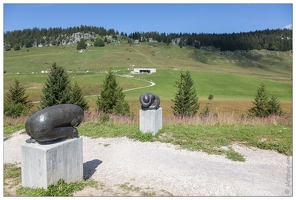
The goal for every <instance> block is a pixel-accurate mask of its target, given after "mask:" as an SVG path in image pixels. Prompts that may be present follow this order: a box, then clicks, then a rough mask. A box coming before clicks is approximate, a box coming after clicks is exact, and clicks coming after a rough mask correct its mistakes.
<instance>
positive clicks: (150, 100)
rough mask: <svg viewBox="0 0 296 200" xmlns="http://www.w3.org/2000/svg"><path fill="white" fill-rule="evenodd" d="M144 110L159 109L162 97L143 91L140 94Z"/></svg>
mask: <svg viewBox="0 0 296 200" xmlns="http://www.w3.org/2000/svg"><path fill="white" fill-rule="evenodd" d="M140 102H141V105H142V106H141V108H142V110H157V109H158V108H159V105H160V99H159V97H158V96H157V95H155V94H152V93H150V92H146V93H143V94H142V95H141V96H140Z"/></svg>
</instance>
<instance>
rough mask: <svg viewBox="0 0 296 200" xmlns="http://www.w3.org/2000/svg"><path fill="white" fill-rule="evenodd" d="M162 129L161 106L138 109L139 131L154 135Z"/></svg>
mask: <svg viewBox="0 0 296 200" xmlns="http://www.w3.org/2000/svg"><path fill="white" fill-rule="evenodd" d="M161 129H162V108H158V109H157V110H140V131H141V132H143V133H152V135H155V134H156V133H157V132H158V131H160V130H161Z"/></svg>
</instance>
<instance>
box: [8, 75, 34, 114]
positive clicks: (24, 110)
mask: <svg viewBox="0 0 296 200" xmlns="http://www.w3.org/2000/svg"><path fill="white" fill-rule="evenodd" d="M25 92H26V89H25V87H23V86H21V85H20V82H19V81H18V80H17V79H15V83H14V86H10V89H9V91H8V92H7V93H6V94H5V101H4V114H5V115H7V116H12V117H18V116H21V115H23V114H24V115H25V114H28V113H29V111H30V109H31V108H32V107H33V103H32V101H31V100H29V99H28V95H25Z"/></svg>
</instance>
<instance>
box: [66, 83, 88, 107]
mask: <svg viewBox="0 0 296 200" xmlns="http://www.w3.org/2000/svg"><path fill="white" fill-rule="evenodd" d="M70 103H71V104H75V105H77V106H80V107H81V108H82V109H83V110H88V108H89V106H88V105H87V101H86V99H85V98H84V96H83V94H82V89H81V88H80V87H79V85H78V83H77V81H75V83H74V86H73V88H72V93H71V100H70Z"/></svg>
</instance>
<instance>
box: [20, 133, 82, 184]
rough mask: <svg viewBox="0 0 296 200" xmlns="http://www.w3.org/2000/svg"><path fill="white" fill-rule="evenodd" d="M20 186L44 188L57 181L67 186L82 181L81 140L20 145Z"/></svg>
mask: <svg viewBox="0 0 296 200" xmlns="http://www.w3.org/2000/svg"><path fill="white" fill-rule="evenodd" d="M21 155H22V157H21V162H22V163H21V173H22V186H23V187H31V188H45V189H46V188H47V187H48V186H49V185H51V184H56V183H57V182H58V180H59V179H63V180H64V181H65V182H66V183H70V182H76V181H82V180H83V149H82V138H80V137H78V138H73V139H68V140H65V141H61V142H58V143H52V144H46V145H45V144H44V145H41V144H38V143H24V144H22V145H21Z"/></svg>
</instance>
